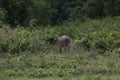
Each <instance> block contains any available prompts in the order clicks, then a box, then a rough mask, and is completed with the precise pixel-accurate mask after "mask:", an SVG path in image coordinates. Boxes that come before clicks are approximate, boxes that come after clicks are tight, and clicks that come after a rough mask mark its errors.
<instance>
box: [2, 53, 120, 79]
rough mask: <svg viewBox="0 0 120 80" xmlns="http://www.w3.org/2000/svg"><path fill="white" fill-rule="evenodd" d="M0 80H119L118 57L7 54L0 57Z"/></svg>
mask: <svg viewBox="0 0 120 80" xmlns="http://www.w3.org/2000/svg"><path fill="white" fill-rule="evenodd" d="M0 64H1V65H0V76H1V77H0V78H1V79H2V80H6V79H11V80H17V79H18V80H42V79H44V80H119V78H120V77H119V76H120V56H119V54H114V55H111V56H103V55H99V54H94V53H90V52H84V53H81V54H77V53H76V54H52V53H48V54H47V53H46V54H35V53H24V54H22V55H14V56H13V55H9V56H5V57H4V56H2V57H1V58H0Z"/></svg>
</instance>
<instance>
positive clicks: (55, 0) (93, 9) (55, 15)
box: [0, 0, 120, 27]
mask: <svg viewBox="0 0 120 80" xmlns="http://www.w3.org/2000/svg"><path fill="white" fill-rule="evenodd" d="M119 4H120V1H119V0H20V1H19V0H6V1H5V0H0V8H2V9H4V10H5V12H6V14H5V15H4V17H5V19H3V21H4V22H5V23H9V24H10V25H11V26H12V27H16V25H22V26H26V25H27V26H31V25H32V26H34V25H36V24H38V25H48V24H52V25H55V24H61V23H63V22H64V21H66V20H75V19H76V18H77V19H79V20H83V19H85V18H103V17H106V16H117V15H120V5H119ZM0 12H1V9H0ZM0 16H1V15H0ZM0 20H1V19H0Z"/></svg>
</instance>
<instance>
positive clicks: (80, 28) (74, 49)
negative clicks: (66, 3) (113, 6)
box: [0, 17, 120, 80]
mask: <svg viewBox="0 0 120 80" xmlns="http://www.w3.org/2000/svg"><path fill="white" fill-rule="evenodd" d="M64 34H66V35H68V36H70V38H71V51H70V53H63V54H60V53H59V52H58V48H57V47H56V45H54V46H53V45H49V44H46V42H45V40H46V39H48V38H50V37H57V36H60V35H64ZM119 76H120V17H113V18H110V17H108V18H105V19H103V20H101V19H100V20H87V21H85V22H83V23H79V21H75V22H69V23H67V24H63V25H59V26H46V27H39V28H38V29H31V28H27V29H24V28H23V27H22V28H21V27H20V26H18V27H17V28H15V29H11V28H10V27H9V26H6V25H5V26H3V27H2V28H0V79H1V80H120V77H119Z"/></svg>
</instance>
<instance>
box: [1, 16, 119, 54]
mask: <svg viewBox="0 0 120 80" xmlns="http://www.w3.org/2000/svg"><path fill="white" fill-rule="evenodd" d="M119 21H120V17H114V18H109V17H108V18H105V19H103V20H101V19H100V20H87V21H85V22H84V23H79V21H75V22H69V23H65V24H64V25H61V26H54V27H51V26H45V27H40V28H37V29H32V28H27V29H25V28H22V27H20V26H17V28H15V29H11V28H10V27H9V26H6V25H4V26H3V27H2V28H0V52H2V53H4V52H7V53H20V52H25V51H30V52H36V51H37V52H42V51H53V52H55V50H56V48H57V45H54V46H53V45H49V44H46V40H47V39H49V38H52V37H58V36H61V35H64V34H66V35H68V36H70V38H71V42H72V43H71V49H74V48H75V49H74V50H73V51H77V50H76V49H78V50H81V49H84V50H87V51H94V52H96V53H102V54H104V53H106V52H107V51H110V52H112V51H117V52H119V49H120V35H119V34H120V29H119V28H120V23H119ZM79 48H80V49H79ZM57 52H58V51H57ZM75 53H76V52H75Z"/></svg>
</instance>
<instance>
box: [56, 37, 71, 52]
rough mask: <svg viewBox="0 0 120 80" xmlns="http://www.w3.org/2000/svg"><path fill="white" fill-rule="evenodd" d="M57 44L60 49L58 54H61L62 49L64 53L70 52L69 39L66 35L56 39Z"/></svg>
mask: <svg viewBox="0 0 120 80" xmlns="http://www.w3.org/2000/svg"><path fill="white" fill-rule="evenodd" d="M57 43H58V46H59V48H60V53H62V48H63V49H64V51H69V50H70V38H69V37H68V36H67V35H63V36H60V37H58V38H57Z"/></svg>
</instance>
